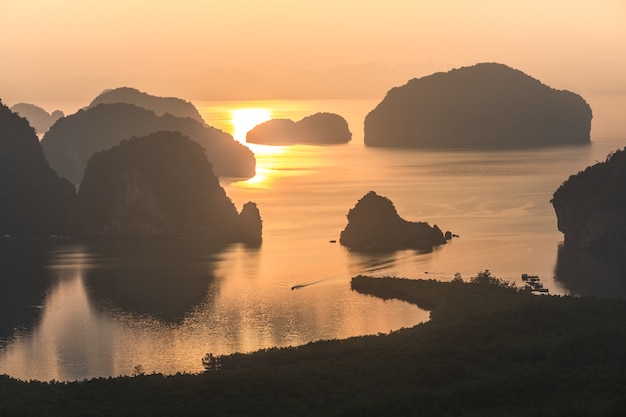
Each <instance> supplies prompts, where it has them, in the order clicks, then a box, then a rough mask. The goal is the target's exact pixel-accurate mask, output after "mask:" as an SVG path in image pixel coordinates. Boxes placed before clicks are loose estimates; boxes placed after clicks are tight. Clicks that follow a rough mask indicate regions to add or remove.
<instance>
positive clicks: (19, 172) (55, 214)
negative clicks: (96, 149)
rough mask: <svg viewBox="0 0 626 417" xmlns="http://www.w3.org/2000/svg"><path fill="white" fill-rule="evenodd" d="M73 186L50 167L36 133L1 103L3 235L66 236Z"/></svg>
mask: <svg viewBox="0 0 626 417" xmlns="http://www.w3.org/2000/svg"><path fill="white" fill-rule="evenodd" d="M74 197H75V190H74V186H73V185H72V184H70V183H69V182H68V181H66V180H64V179H62V178H59V177H58V176H57V174H56V173H55V172H54V171H53V170H52V169H51V168H50V166H49V165H48V162H47V161H46V158H45V156H44V153H43V151H42V149H41V146H40V144H39V139H38V138H37V135H36V134H35V130H34V129H33V127H32V126H30V125H29V123H28V121H27V120H26V119H25V118H23V117H21V116H19V115H18V114H17V113H14V112H12V111H11V110H10V109H9V108H8V107H7V106H5V105H4V104H2V102H1V101H0V235H9V236H47V235H51V234H55V235H56V234H62V233H64V231H65V229H66V226H67V221H68V214H69V211H70V208H71V205H72V204H73V200H74Z"/></svg>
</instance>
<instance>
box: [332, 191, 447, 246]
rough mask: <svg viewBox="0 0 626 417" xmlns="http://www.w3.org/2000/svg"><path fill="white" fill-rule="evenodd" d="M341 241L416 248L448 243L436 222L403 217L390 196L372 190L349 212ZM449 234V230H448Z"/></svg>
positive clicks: (344, 242)
mask: <svg viewBox="0 0 626 417" xmlns="http://www.w3.org/2000/svg"><path fill="white" fill-rule="evenodd" d="M347 217H348V224H347V226H346V228H345V229H344V230H343V231H342V232H341V236H340V240H339V241H340V243H341V244H342V245H344V246H346V247H348V248H350V249H357V250H380V249H401V248H413V249H419V250H432V249H433V247H435V246H438V245H442V244H444V243H446V239H445V237H444V234H443V233H442V232H441V229H439V227H438V226H437V225H434V226H432V227H431V226H430V225H429V224H428V223H425V222H411V221H407V220H404V219H402V218H401V217H400V216H399V215H398V212H397V211H396V208H395V207H394V205H393V203H392V202H391V200H389V199H388V198H386V197H382V196H379V195H378V194H376V193H375V192H374V191H370V192H369V193H367V194H366V195H365V196H363V198H361V199H360V200H359V201H358V202H357V204H356V205H355V206H354V208H352V209H351V210H350V211H349V212H348V215H347ZM446 235H450V233H448V232H446Z"/></svg>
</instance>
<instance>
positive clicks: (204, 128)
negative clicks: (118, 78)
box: [41, 103, 256, 184]
mask: <svg viewBox="0 0 626 417" xmlns="http://www.w3.org/2000/svg"><path fill="white" fill-rule="evenodd" d="M160 130H164V131H178V132H181V133H183V134H184V135H186V136H188V137H189V138H191V139H192V140H194V141H196V142H198V143H200V144H201V145H202V146H203V147H204V149H205V151H206V154H207V158H209V161H210V162H211V163H212V164H213V170H214V173H215V174H216V175H218V176H220V177H222V176H225V177H243V178H250V177H253V176H254V175H255V171H256V160H255V158H254V154H253V153H252V151H250V149H248V148H247V147H246V146H244V145H242V144H241V143H239V142H237V141H236V140H235V139H233V137H232V136H231V135H229V134H228V133H226V132H223V131H221V130H219V129H216V128H214V127H212V126H208V125H206V124H204V123H201V122H198V121H197V120H195V119H192V118H189V117H186V118H182V117H176V116H172V115H171V114H169V113H166V114H164V115H163V116H157V115H156V114H155V113H154V112H153V111H152V110H148V109H145V108H142V107H138V106H136V105H134V104H127V103H114V104H99V105H97V106H95V107H91V108H87V109H82V110H79V111H78V112H77V113H75V114H73V115H70V116H67V117H64V118H62V119H59V120H58V121H57V122H56V123H55V124H54V125H53V126H52V127H51V128H50V129H49V130H48V132H46V134H45V135H44V137H43V139H42V140H41V145H42V147H43V150H44V153H45V154H46V157H47V158H48V161H49V162H50V166H52V168H53V169H54V170H55V171H56V172H57V173H58V174H59V175H60V176H62V177H64V178H67V179H69V180H70V181H71V182H73V183H74V184H79V183H80V181H81V179H82V177H83V172H84V170H85V167H86V165H87V161H88V160H89V158H91V156H92V155H93V154H94V153H96V152H99V151H102V150H105V149H109V148H111V147H113V146H115V145H118V144H119V143H120V142H122V141H123V140H125V139H130V138H131V137H133V136H145V135H148V134H150V133H153V132H157V131H160Z"/></svg>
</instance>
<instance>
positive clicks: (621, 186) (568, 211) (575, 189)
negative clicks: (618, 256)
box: [551, 150, 626, 250]
mask: <svg viewBox="0 0 626 417" xmlns="http://www.w3.org/2000/svg"><path fill="white" fill-rule="evenodd" d="M551 202H552V205H553V206H554V210H555V212H556V216H557V219H558V228H559V230H560V231H561V232H563V234H564V236H565V245H566V246H572V247H579V248H593V249H600V250H603V249H610V248H611V247H613V246H616V245H618V244H623V243H626V151H625V150H618V151H616V152H615V153H613V154H612V155H610V156H609V157H608V158H607V159H606V160H605V161H604V162H600V163H598V164H595V165H593V166H590V167H588V168H587V169H585V170H584V171H582V172H579V173H578V174H576V175H572V176H570V177H569V179H568V180H567V181H565V182H564V183H563V184H562V185H561V186H560V187H559V188H558V189H557V190H556V191H555V192H554V196H553V198H552V201H551Z"/></svg>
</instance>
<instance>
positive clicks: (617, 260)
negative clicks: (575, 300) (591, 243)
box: [555, 245, 626, 298]
mask: <svg viewBox="0 0 626 417" xmlns="http://www.w3.org/2000/svg"><path fill="white" fill-rule="evenodd" d="M625 277H626V261H625V260H624V257H623V254H622V256H617V255H616V254H604V253H593V252H591V251H589V250H585V249H576V248H569V247H565V246H564V245H561V246H559V250H558V258H557V264H556V273H555V278H556V280H557V281H559V282H561V283H562V284H563V285H564V286H565V287H566V288H567V289H568V290H569V292H570V293H572V294H575V295H588V296H596V297H606V298H626V279H625Z"/></svg>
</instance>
